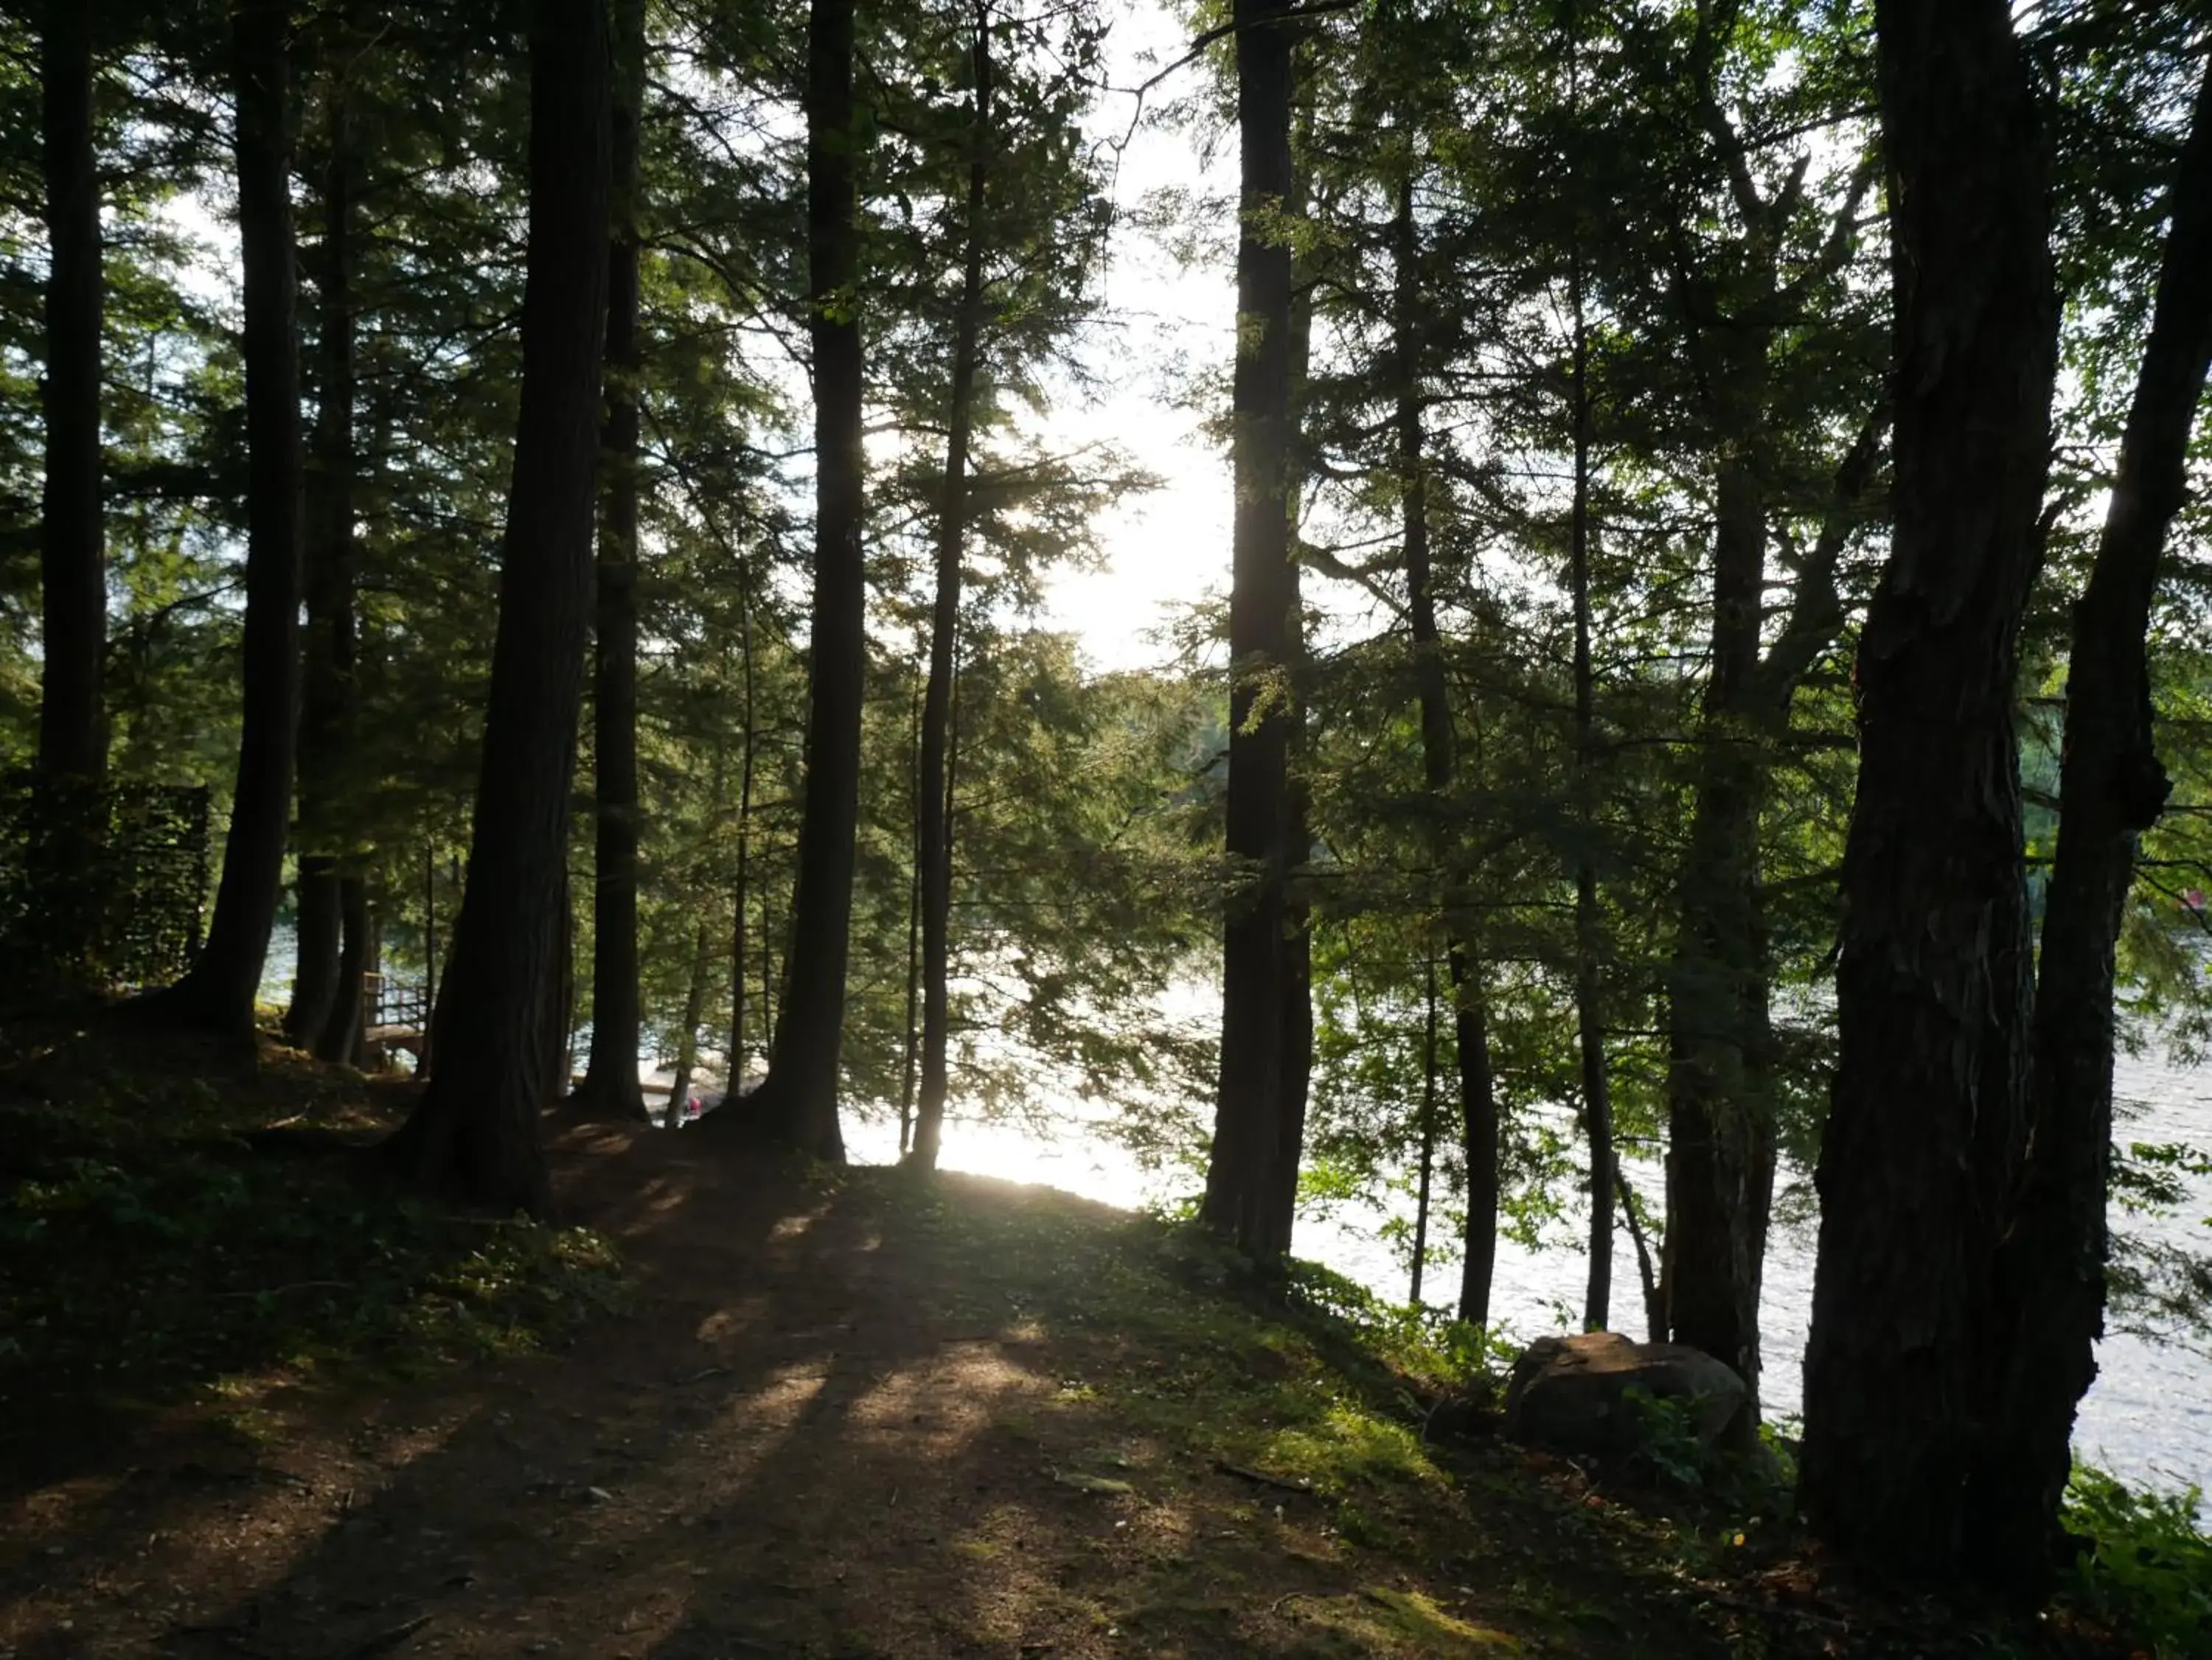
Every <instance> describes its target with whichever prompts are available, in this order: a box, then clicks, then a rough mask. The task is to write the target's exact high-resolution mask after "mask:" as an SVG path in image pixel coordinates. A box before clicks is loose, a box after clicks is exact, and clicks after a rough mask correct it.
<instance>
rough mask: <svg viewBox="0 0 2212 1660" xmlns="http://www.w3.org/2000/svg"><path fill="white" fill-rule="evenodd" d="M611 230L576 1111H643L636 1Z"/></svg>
mask: <svg viewBox="0 0 2212 1660" xmlns="http://www.w3.org/2000/svg"><path fill="white" fill-rule="evenodd" d="M614 26H615V41H614V46H615V62H616V75H615V92H614V145H613V169H614V188H613V194H612V200H611V219H612V225H613V234H612V236H611V238H610V239H609V240H608V244H607V359H606V376H605V380H606V426H605V432H604V434H603V438H602V443H601V448H602V455H601V469H602V470H601V480H602V483H601V500H600V507H599V513H600V518H599V559H598V564H597V577H598V596H599V601H598V627H597V631H596V643H595V647H594V652H595V655H594V669H595V673H594V678H593V688H592V689H593V694H592V766H593V769H594V775H595V776H594V784H595V785H596V789H595V795H596V797H597V798H596V800H595V801H594V802H593V803H592V824H593V827H594V830H595V833H596V834H595V856H594V860H593V868H592V1055H591V1059H590V1061H589V1063H587V1064H586V1067H585V1069H584V1081H583V1083H582V1084H581V1086H580V1087H578V1089H577V1091H576V1093H575V1095H574V1097H573V1098H572V1104H573V1105H574V1107H575V1109H576V1110H577V1111H578V1112H583V1113H586V1114H588V1115H591V1116H592V1117H596V1118H615V1119H619V1120H622V1121H623V1122H635V1123H644V1122H646V1121H647V1116H648V1115H647V1112H646V1109H645V1093H644V1091H643V1089H642V1088H641V1087H640V1085H639V1082H638V1075H637V1057H638V1046H639V1043H638V1040H639V1035H640V1032H641V1027H643V1024H644V1015H643V1011H642V1009H641V1007H640V1002H641V999H640V997H639V990H638V962H637V845H638V832H639V829H640V827H641V826H640V822H639V810H638V791H637V466H638V454H637V451H638V396H639V385H638V382H639V375H640V360H639V347H638V190H639V175H638V118H639V111H640V106H641V103H642V101H643V98H644V94H645V0H617V3H616V6H615V14H614Z"/></svg>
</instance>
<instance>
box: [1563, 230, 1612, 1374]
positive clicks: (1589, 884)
mask: <svg viewBox="0 0 2212 1660" xmlns="http://www.w3.org/2000/svg"><path fill="white" fill-rule="evenodd" d="M1570 282H1571V288H1572V290H1573V292H1572V294H1571V296H1570V304H1571V307H1572V309H1573V312H1574V331H1575V337H1574V365H1573V377H1574V379H1573V386H1572V390H1571V396H1572V397H1573V398H1574V410H1573V416H1574V445H1575V480H1574V500H1573V502H1572V505H1571V508H1570V514H1571V517H1570V519H1569V524H1568V536H1569V549H1568V560H1569V571H1568V585H1569V586H1570V588H1571V590H1572V591H1573V601H1574V613H1575V821H1576V822H1575V827H1576V835H1577V845H1576V849H1575V1032H1576V1038H1577V1044H1578V1045H1579V1047H1580V1049H1581V1052H1582V1086H1583V1133H1584V1135H1585V1136H1586V1137H1587V1138H1588V1140H1589V1160H1590V1175H1589V1197H1590V1215H1589V1288H1588V1290H1587V1292H1586V1293H1585V1295H1584V1299H1583V1330H1587V1331H1602V1330H1605V1329H1606V1327H1607V1325H1608V1324H1610V1322H1611V1320H1612V1318H1613V1096H1612V1092H1611V1088H1610V1086H1609V1084H1608V1082H1607V1077H1606V1069H1605V1025H1604V1021H1603V1019H1602V1018H1601V1010H1600V1008H1599V1003H1598V999H1599V997H1600V995H1601V980H1600V976H1599V965H1600V952H1601V944H1602V942H1601V919H1600V918H1599V916H1598V908H1597V866H1596V863H1595V849H1594V848H1593V846H1592V845H1591V843H1592V840H1593V839H1594V838H1595V835H1596V833H1597V796H1596V788H1597V785H1596V756H1597V743H1596V721H1595V692H1596V678H1595V675H1594V674H1593V672H1592V670H1591V667H1590V599H1589V470H1590V469H1589V447H1590V397H1589V328H1588V325H1587V323H1586V321H1585V319H1584V316H1583V275H1582V257H1581V254H1580V251H1579V250H1578V251H1577V253H1576V255H1575V257H1574V262H1573V269H1572V271H1571V274H1570Z"/></svg>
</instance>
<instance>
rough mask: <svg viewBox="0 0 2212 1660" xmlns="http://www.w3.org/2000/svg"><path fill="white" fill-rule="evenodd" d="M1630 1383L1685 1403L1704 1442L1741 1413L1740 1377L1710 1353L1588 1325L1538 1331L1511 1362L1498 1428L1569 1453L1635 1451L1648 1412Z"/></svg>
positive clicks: (1644, 1435) (1725, 1430) (1645, 1432)
mask: <svg viewBox="0 0 2212 1660" xmlns="http://www.w3.org/2000/svg"><path fill="white" fill-rule="evenodd" d="M1630 1390H1638V1391H1640V1392H1641V1393H1642V1394H1643V1395H1644V1396H1649V1397H1650V1398H1651V1399H1653V1400H1658V1401H1680V1402H1683V1403H1686V1409H1685V1410H1684V1411H1683V1412H1682V1413H1681V1414H1680V1418H1682V1419H1683V1420H1685V1421H1686V1422H1687V1424H1688V1425H1689V1427H1691V1428H1692V1430H1693V1431H1694V1433H1696V1435H1697V1437H1698V1439H1699V1441H1700V1442H1702V1443H1703V1444H1704V1445H1706V1446H1713V1445H1717V1444H1719V1443H1720V1442H1721V1441H1722V1440H1723V1439H1724V1438H1732V1432H1735V1431H1738V1430H1740V1428H1741V1423H1742V1421H1744V1419H1745V1413H1744V1402H1745V1396H1746V1391H1745V1390H1744V1386H1743V1379H1742V1378H1739V1377H1737V1376H1736V1375H1735V1370H1734V1369H1733V1368H1732V1367H1730V1366H1727V1365H1725V1364H1724V1363H1723V1362H1722V1361H1719V1360H1715V1359H1713V1357H1712V1356H1711V1355H1710V1354H1705V1353H1704V1352H1703V1351H1701V1350H1699V1349H1694V1348H1689V1347H1688V1346H1687V1345H1686V1344H1683V1343H1639V1342H1635V1341H1634V1340H1633V1339H1632V1338H1629V1337H1626V1336H1622V1335H1621V1334H1620V1332H1618V1331H1587V1332H1579V1333H1577V1334H1576V1335H1575V1336H1568V1337H1539V1338H1538V1339H1537V1340H1536V1341H1535V1342H1533V1343H1531V1344H1529V1345H1528V1349H1527V1351H1526V1352H1525V1353H1523V1354H1522V1356H1521V1358H1520V1359H1519V1360H1516V1361H1515V1362H1514V1363H1513V1376H1512V1378H1510V1381H1509V1382H1508V1383H1507V1384H1506V1386H1505V1433H1507V1434H1508V1435H1510V1436H1511V1437H1512V1438H1513V1439H1515V1440H1516V1441H1527V1442H1531V1443H1535V1444H1539V1445H1546V1446H1553V1447H1559V1448H1560V1449H1562V1450H1564V1451H1570V1452H1595V1453H1603V1454H1608V1455H1625V1454H1628V1453H1632V1452H1635V1451H1638V1450H1639V1449H1640V1448H1641V1447H1642V1446H1643V1445H1644V1442H1645V1440H1646V1439H1648V1438H1649V1436H1650V1433H1651V1428H1652V1415H1651V1414H1650V1411H1649V1410H1645V1411H1641V1412H1639V1411H1638V1409H1637V1406H1636V1403H1634V1402H1633V1401H1632V1400H1631V1399H1630V1398H1629V1391H1630ZM1670 1416H1673V1415H1670Z"/></svg>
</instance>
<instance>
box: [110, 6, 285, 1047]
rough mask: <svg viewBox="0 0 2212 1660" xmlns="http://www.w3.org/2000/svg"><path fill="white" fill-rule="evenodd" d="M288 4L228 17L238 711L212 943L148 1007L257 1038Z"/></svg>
mask: <svg viewBox="0 0 2212 1660" xmlns="http://www.w3.org/2000/svg"><path fill="white" fill-rule="evenodd" d="M290 21H291V20H290V17H289V8H288V6H287V4H286V0H243V3H241V4H240V6H239V8H238V10H237V12H236V14H235V15H234V19H233V22H232V28H231V49H232V52H233V56H234V73H235V76H236V80H237V102H238V125H237V138H236V150H237V158H238V239H239V253H240V266H241V269H242V270H243V274H244V282H243V284H242V289H243V301H244V312H245V358H246V628H245V639H244V645H243V647H242V650H241V654H240V655H241V666H242V682H243V683H242V686H241V688H240V689H241V691H242V693H243V718H242V720H241V722H240V729H239V743H238V776H237V785H236V788H235V790H234V792H233V795H232V806H231V814H230V833H229V834H228V837H226V838H225V839H224V842H223V850H222V881H221V882H220V884H219V885H218V886H217V888H216V900H215V918H214V920H213V922H212V923H211V924H210V925H209V929H208V938H207V943H206V945H205V946H204V947H203V948H201V951H200V954H199V958H198V960H197V961H196V962H194V964H193V965H192V967H191V972H189V973H188V974H186V975H185V978H183V979H181V980H179V982H178V983H177V984H175V985H173V986H172V987H170V988H169V989H168V990H167V991H164V992H160V993H157V994H156V995H155V997H152V998H149V999H148V1001H147V1003H146V1005H145V1007H146V1009H148V1011H149V1013H152V1014H155V1015H158V1016H160V1017H161V1018H162V1019H165V1020H172V1021H175V1022H177V1023H178V1024H180V1025H184V1026H187V1027H196V1028H199V1029H203V1030H206V1031H210V1032H216V1033H222V1034H224V1035H226V1036H231V1037H239V1038H251V1036H252V1032H253V1005H254V997H255V994H256V993H257V992H258V991H259V990H260V986H261V970H262V965H263V963H264V960H265V959H266V958H267V956H268V954H269V935H270V930H271V928H272V927H273V926H274V925H275V924H276V902H277V899H278V897H279V894H280V893H281V890H282V888H283V876H284V845H285V839H286V836H287V833H288V832H289V828H290V821H291V816H292V815H291V807H292V748H293V740H294V736H295V721H296V719H297V716H298V711H299V700H300V699H299V694H300V657H299V651H298V649H297V645H298V640H297V635H298V632H299V627H298V622H299V615H300V598H301V593H300V587H301V583H300V548H301V456H300V355H299V342H298V341H297V339H296V338H295V331H294V315H293V313H294V280H293V247H292V191H291V148H290V144H289V137H288V132H289V123H288V119H287V105H288V102H289V64H288V63H287V59H286V45H285V36H286V34H287V33H288V31H289V27H290Z"/></svg>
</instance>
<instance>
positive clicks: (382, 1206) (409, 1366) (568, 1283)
mask: <svg viewBox="0 0 2212 1660" xmlns="http://www.w3.org/2000/svg"><path fill="white" fill-rule="evenodd" d="M279 1104H289V1111H288V1112H287V1116H288V1117H289V1116H294V1115H296V1114H297V1113H298V1111H299V1107H300V1106H305V1108H306V1116H307V1118H308V1119H309V1120H310V1121H311V1122H312V1124H313V1125H315V1126H319V1127H313V1128H310V1127H302V1128H297V1129H294V1130H288V1131H280V1132H278V1133H277V1134H276V1136H274V1138H273V1139H272V1138H268V1137H254V1138H252V1139H249V1137H251V1136H252V1132H254V1131H256V1130H258V1129H259V1127H260V1122H261V1120H262V1119H263V1118H264V1117H265V1116H267V1115H269V1114H270V1112H271V1110H272V1108H275V1107H276V1106H278V1105H279ZM378 1122H379V1116H378V1115H376V1113H375V1108H374V1103H373V1101H372V1100H370V1099H369V1098H368V1097H367V1096H366V1095H365V1094H364V1092H363V1088H362V1086H361V1085H360V1084H358V1083H345V1082H343V1081H329V1080H325V1079H322V1078H320V1077H319V1076H317V1075H313V1074H307V1073H297V1074H290V1075H280V1076H279V1077H278V1078H276V1079H273V1080H264V1081H259V1082H258V1083H257V1084H256V1085H254V1086H253V1087H250V1088H241V1087H239V1086H237V1085H235V1084H232V1083H227V1082H225V1081H221V1080H219V1079H212V1078H206V1077H201V1076H197V1075H194V1072H193V1071H192V1069H191V1068H190V1067H189V1065H185V1066H183V1067H179V1065H178V1064H177V1063H176V1062H175V1061H174V1060H173V1059H171V1060H166V1061H164V1062H162V1063H159V1064H158V1065H149V1064H148V1063H146V1062H145V1061H144V1060H143V1059H138V1060H133V1061H131V1063H128V1064H127V1065H126V1064H121V1063H113V1064H100V1063H93V1062H91V1061H89V1060H88V1057H87V1056H86V1054H85V1051H84V1050H83V1048H82V1045H72V1046H69V1047H65V1048H64V1050H63V1051H61V1053H60V1055H59V1056H58V1057H49V1058H46V1059H44V1060H33V1061H29V1062H25V1061H22V1060H20V1059H19V1060H17V1061H16V1062H15V1063H13V1064H11V1066H10V1067H9V1069H8V1072H7V1075H5V1077H4V1079H0V1126H4V1130H5V1137H6V1143H7V1146H8V1148H9V1152H8V1154H7V1155H6V1157H5V1160H4V1161H0V1388H4V1389H5V1390H6V1392H7V1394H8V1396H9V1399H10V1401H11V1402H13V1403H15V1409H14V1411H13V1414H12V1418H13V1421H12V1422H11V1424H10V1426H9V1429H10V1432H11V1433H20V1434H22V1435H26V1436H32V1437H35V1436H37V1435H40V1434H41V1433H51V1434H54V1435H57V1436H61V1437H67V1436H69V1435H70V1434H73V1433H96V1427H97V1426H98V1425H100V1424H101V1423H103V1422H105V1421H107V1420H108V1419H110V1418H111V1417H112V1416H113V1415H119V1414H127V1413H130V1412H131V1411H134V1410H137V1409H139V1408H141V1407H143V1406H146V1405H151V1404H155V1403H161V1402H165V1401H167V1400H172V1399H174V1398H176V1397H178V1396H183V1395H189V1394H191V1392H193V1391H194V1390H202V1389H206V1388H215V1387H224V1386H227V1385H226V1384H225V1380H226V1379H229V1380H234V1381H236V1380H243V1379H256V1378H267V1377H270V1376H272V1375H282V1376H287V1377H289V1378H294V1379H301V1378H308V1377H311V1376H316V1375H325V1374H328V1375H331V1376H332V1377H334V1378H346V1377H349V1376H350V1377H374V1376H377V1375H380V1374H386V1373H413V1372H421V1371H422V1370H424V1369H426V1368H430V1367H434V1366H439V1365H441V1364H447V1363H451V1362H453V1361H458V1360H472V1359H477V1358H481V1357H484V1356H489V1355H492V1354H506V1353H513V1352H517V1351H520V1350H526V1349H530V1348H536V1347H538V1346H539V1345H541V1344H544V1343H546V1342H553V1341H557V1340H558V1339H559V1338H560V1337H561V1336H562V1335H563V1334H565V1333H566V1332H567V1331H568V1330H569V1329H570V1328H571V1327H572V1326H573V1325H574V1324H575V1323H576V1322H577V1321H578V1320H579V1319H580V1318H584V1317H586V1316H588V1315H591V1314H593V1313H597V1312H603V1311H605V1310H607V1309H609V1308H611V1307H613V1306H617V1304H618V1302H619V1301H620V1300H621V1297H622V1295H623V1281H622V1272H621V1267H620V1264H619V1263H618V1262H617V1259H616V1257H615V1256H614V1254H613V1251H612V1250H611V1247H610V1246H609V1245H607V1244H606V1243H605V1241H604V1240H603V1239H599V1237H598V1236H596V1235H594V1234H592V1233H589V1232H587V1231H586V1230H583V1229H580V1228H558V1227H545V1226H542V1225H539V1224H535V1223H531V1222H528V1221H520V1220H516V1221H500V1220H497V1219H492V1218H483V1217H474V1216H465V1215H452V1214H449V1213H447V1212H446V1211H444V1210H442V1209H439V1208H438V1207H436V1206H434V1205H431V1204H428V1203H425V1202H423V1201H422V1200H420V1199H416V1198H413V1197H407V1196H405V1195H403V1194H401V1193H399V1192H398V1191H396V1190H394V1189H393V1188H392V1185H391V1184H390V1183H389V1182H388V1181H387V1180H386V1178H384V1177H383V1176H382V1175H381V1173H380V1172H379V1171H378V1169H377V1168H376V1166H375V1164H374V1160H373V1158H372V1157H371V1156H370V1155H369V1154H368V1153H367V1152H365V1151H362V1150H361V1149H360V1148H358V1147H357V1146H356V1145H353V1144H352V1142H351V1141H350V1140H349V1138H352V1137H357V1136H358V1135H359V1133H360V1130H362V1129H365V1128H368V1126H370V1125H373V1124H377V1123H378Z"/></svg>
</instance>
